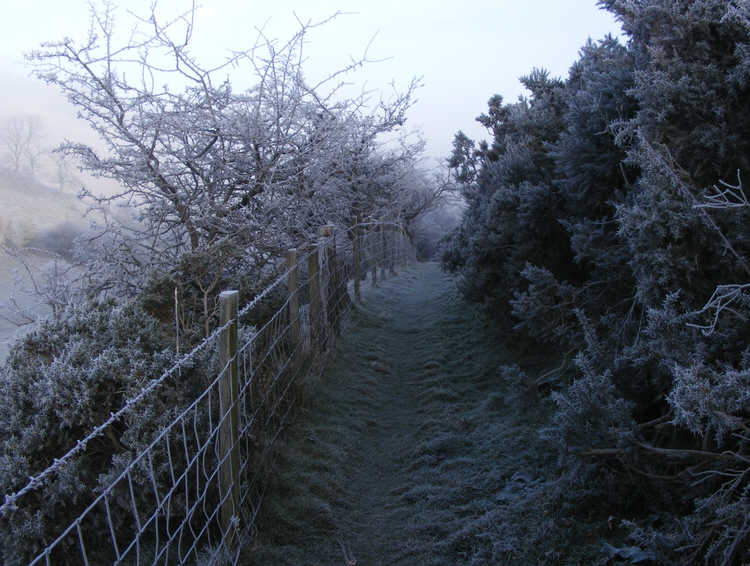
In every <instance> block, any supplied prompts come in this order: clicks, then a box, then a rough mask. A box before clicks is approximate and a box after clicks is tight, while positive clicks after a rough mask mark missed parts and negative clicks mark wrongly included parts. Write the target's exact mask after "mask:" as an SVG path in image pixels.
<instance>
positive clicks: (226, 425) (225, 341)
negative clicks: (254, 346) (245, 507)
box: [219, 291, 240, 552]
mask: <svg viewBox="0 0 750 566" xmlns="http://www.w3.org/2000/svg"><path fill="white" fill-rule="evenodd" d="M239 296H240V294H239V292H238V291H223V292H222V293H221V294H220V295H219V308H220V312H221V317H220V321H219V324H220V325H221V326H224V325H226V324H228V323H230V324H229V326H228V327H227V328H225V329H224V330H223V331H222V333H221V336H220V338H219V367H220V368H222V371H223V372H224V375H223V376H222V377H221V380H220V382H219V415H220V418H221V419H222V420H221V424H220V427H219V458H220V461H221V464H220V471H219V492H220V494H221V497H222V499H223V501H222V504H221V528H222V532H223V534H224V543H225V544H226V547H227V551H229V552H232V551H233V550H234V548H235V547H236V545H237V543H238V542H239V540H238V536H237V532H236V531H235V530H234V527H233V521H232V519H233V518H234V517H237V518H239V516H240V511H239V504H240V438H239V432H240V408H239V405H238V399H239V395H240V393H239V391H240V385H239V371H238V369H239V366H238V363H237V309H238V303H239Z"/></svg>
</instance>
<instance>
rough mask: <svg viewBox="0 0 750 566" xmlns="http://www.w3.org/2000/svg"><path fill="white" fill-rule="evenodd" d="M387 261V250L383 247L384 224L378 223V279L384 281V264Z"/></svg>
mask: <svg viewBox="0 0 750 566" xmlns="http://www.w3.org/2000/svg"><path fill="white" fill-rule="evenodd" d="M387 262H388V252H387V248H386V247H385V226H383V225H382V224H381V225H380V280H381V281H385V273H386V269H385V268H386V264H387Z"/></svg>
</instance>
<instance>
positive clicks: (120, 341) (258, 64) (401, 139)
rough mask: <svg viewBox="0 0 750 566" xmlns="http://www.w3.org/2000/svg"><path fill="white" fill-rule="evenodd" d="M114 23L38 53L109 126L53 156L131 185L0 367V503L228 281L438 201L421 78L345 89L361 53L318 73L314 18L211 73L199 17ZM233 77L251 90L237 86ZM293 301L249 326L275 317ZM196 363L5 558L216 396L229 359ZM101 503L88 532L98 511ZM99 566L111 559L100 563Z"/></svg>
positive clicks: (45, 502) (101, 410)
mask: <svg viewBox="0 0 750 566" xmlns="http://www.w3.org/2000/svg"><path fill="white" fill-rule="evenodd" d="M115 15H116V8H115V7H114V6H113V5H112V4H111V3H109V2H102V3H92V18H91V29H90V32H89V36H88V37H85V38H82V39H80V40H76V39H70V38H66V39H64V40H62V41H59V42H50V43H45V44H43V45H42V46H41V47H40V49H39V50H37V51H34V52H33V53H30V54H29V56H28V59H29V61H30V63H31V64H32V65H33V66H34V69H35V73H36V75H37V76H38V77H39V78H40V79H42V80H44V81H45V82H47V83H48V84H50V85H52V86H54V87H56V88H57V89H59V90H61V91H62V92H63V93H64V94H65V95H66V96H67V98H68V99H69V101H70V102H71V103H72V104H74V105H75V106H76V107H77V109H78V111H79V116H80V117H81V118H82V119H84V120H86V121H87V122H88V124H89V125H90V126H91V127H92V128H93V129H94V131H95V132H96V133H97V134H98V135H99V138H100V143H99V144H96V145H92V146H88V145H85V144H80V143H76V142H70V141H69V142H66V143H65V144H63V146H62V147H61V148H59V149H60V151H61V152H62V153H64V154H66V155H70V156H73V157H75V158H76V159H78V161H79V163H80V165H81V167H82V168H83V169H84V170H86V171H87V172H88V173H91V174H93V175H94V176H98V177H105V178H109V179H112V180H114V181H117V182H118V183H119V184H120V186H121V187H122V192H121V194H118V195H110V196H107V197H101V196H95V195H93V194H86V195H85V196H86V198H87V199H88V202H89V204H90V205H91V206H92V207H93V208H95V209H96V211H95V212H94V213H93V214H92V215H91V218H92V227H91V230H90V231H88V232H82V233H80V234H73V233H72V232H71V231H70V230H67V229H65V230H60V231H58V232H57V233H51V234H49V235H47V237H46V240H45V241H44V242H42V243H44V245H45V246H51V245H53V244H54V245H56V246H57V248H56V251H58V252H59V253H61V254H63V255H64V256H65V257H66V259H68V260H70V262H71V264H72V267H71V268H70V270H69V274H70V277H71V279H75V281H74V283H71V281H70V280H66V281H56V282H55V284H59V285H60V288H61V289H62V291H61V292H59V293H56V294H54V299H55V303H54V305H55V310H54V313H53V314H54V316H53V319H52V320H49V321H45V322H41V323H40V324H39V326H38V328H37V329H36V330H35V331H33V332H32V333H30V334H29V335H28V336H26V337H25V338H24V339H23V340H22V341H20V342H19V343H18V344H16V345H15V346H14V347H13V349H12V351H11V353H10V355H9V357H8V360H7V362H6V363H5V365H4V366H3V368H2V370H0V371H1V372H2V375H1V376H0V380H1V382H0V388H2V390H3V391H4V393H5V398H4V401H3V406H2V407H0V443H1V445H0V447H1V448H2V452H1V453H0V489H1V490H2V493H3V494H6V493H13V492H14V491H15V490H18V489H19V488H21V487H23V485H25V482H27V481H28V479H29V477H30V476H33V475H35V474H38V473H39V472H40V471H42V470H44V469H45V468H46V467H47V466H48V465H50V464H52V462H53V461H54V459H55V458H58V457H60V456H61V455H62V454H65V453H66V452H67V451H68V450H69V449H70V448H71V447H72V446H75V444H76V441H77V440H79V439H81V438H83V437H85V436H86V435H87V434H88V433H89V432H91V430H92V429H94V428H95V427H96V426H98V425H100V424H101V423H102V422H103V421H107V419H108V418H109V417H110V414H111V413H112V412H113V411H116V410H118V409H120V408H121V407H123V405H124V404H125V403H126V402H127V401H128V400H129V399H131V398H132V397H133V396H134V395H135V394H136V393H137V392H140V391H141V390H142V389H143V387H144V386H145V385H146V384H147V383H149V381H150V380H151V379H153V378H155V377H157V376H159V375H161V374H162V373H163V371H164V370H165V368H167V367H169V366H171V363H172V362H173V358H174V357H175V356H176V355H177V354H179V353H180V352H185V351H188V350H189V349H190V348H191V347H192V346H194V345H195V344H196V343H198V342H199V341H200V340H201V339H202V338H204V337H206V336H207V335H209V334H210V333H211V332H212V331H213V330H214V328H215V327H216V323H217V318H218V313H217V310H218V307H217V304H218V301H217V295H218V294H219V293H220V292H221V291H222V290H225V289H230V288H233V289H239V290H240V301H241V302H242V303H243V304H245V303H247V302H248V301H249V300H250V299H252V298H253V297H254V296H255V295H256V294H257V293H258V292H259V291H260V290H262V289H263V288H264V287H265V285H266V284H267V283H268V282H269V281H270V280H272V279H275V278H276V277H277V276H278V275H279V273H280V270H281V269H282V268H283V266H284V258H285V255H286V252H287V250H288V249H289V248H291V247H297V246H302V245H306V244H308V243H309V242H310V241H311V240H314V239H316V238H317V237H318V229H319V227H320V226H321V225H323V224H331V223H333V224H335V225H336V226H338V227H349V226H351V225H352V223H353V222H354V219H355V218H359V219H362V220H366V219H373V218H376V219H384V218H387V219H388V220H400V221H402V222H403V223H404V224H407V225H408V226H409V227H410V228H411V227H413V225H414V224H415V223H417V222H418V220H419V218H420V217H421V215H423V214H424V213H426V212H428V211H429V210H430V209H431V208H432V207H433V205H434V203H435V202H436V201H437V200H438V199H439V197H440V195H441V194H442V193H443V192H444V191H445V186H444V185H439V184H436V183H433V182H432V181H431V180H429V179H427V178H426V176H425V174H424V173H423V172H422V171H421V170H420V169H419V167H418V166H417V164H418V157H419V153H420V152H421V150H422V146H423V143H422V142H421V140H419V139H418V136H416V135H412V134H411V133H409V132H407V131H406V130H405V129H404V124H405V121H406V113H407V111H408V109H409V108H410V106H411V104H412V101H413V94H414V91H415V89H416V88H417V87H418V81H416V80H415V81H413V82H411V83H410V84H408V85H407V86H406V88H405V89H404V90H403V91H397V90H396V89H395V88H394V90H393V92H392V93H390V94H384V95H383V96H382V98H381V100H379V101H377V102H376V101H373V100H370V99H368V98H367V96H366V95H365V94H362V95H360V96H354V97H346V96H344V93H343V90H342V89H341V87H342V85H343V84H344V83H343V82H342V81H343V79H344V77H345V75H346V74H347V73H348V72H350V71H352V70H354V69H356V68H359V67H360V66H362V65H364V64H366V63H367V57H366V56H363V57H362V58H361V59H352V60H351V61H350V62H349V63H347V65H346V66H345V67H344V68H341V69H334V70H332V71H331V74H330V75H329V76H328V77H327V78H324V79H323V80H322V81H318V82H311V81H308V79H307V78H306V76H305V73H304V69H303V67H302V62H303V61H305V59H306V57H305V55H304V53H303V48H304V46H305V45H306V44H307V42H308V40H309V35H310V33H312V32H313V30H315V29H316V28H317V27H318V26H319V25H322V24H323V23H325V22H321V23H320V24H315V23H301V24H300V29H299V31H298V33H297V34H295V35H294V36H293V37H292V38H290V39H289V41H287V42H286V43H280V42H277V41H275V40H272V39H270V38H267V37H265V36H264V35H263V34H262V32H261V33H260V35H259V36H258V37H257V39H256V43H255V44H253V45H251V46H249V47H248V48H247V49H246V50H244V51H241V52H234V53H232V54H230V56H229V58H228V60H227V61H226V62H225V63H224V64H220V65H218V66H216V65H214V64H212V63H211V62H206V63H204V62H200V61H198V60H197V59H196V58H195V57H194V55H193V53H192V52H191V48H190V43H191V40H192V33H193V29H194V25H195V23H196V22H199V21H200V14H199V12H197V11H196V9H195V8H193V9H192V10H191V11H190V12H189V13H187V14H185V15H183V16H179V17H176V18H172V19H170V20H168V21H170V23H168V24H166V25H162V22H163V21H164V20H167V18H165V19H164V20H163V19H162V18H161V17H160V15H161V14H160V13H157V7H156V4H154V6H153V8H152V13H151V14H148V15H146V17H145V18H143V19H139V18H137V17H135V20H134V21H132V22H124V23H123V25H121V26H119V25H118V26H115ZM118 24H119V22H118ZM130 24H132V27H131V25H130ZM121 29H124V30H125V31H126V33H125V35H122V34H121V33H120V30H121ZM230 70H234V72H237V73H243V80H245V81H246V82H250V83H251V84H252V86H251V87H250V88H248V89H247V90H244V91H237V90H235V89H233V88H232V85H231V84H230V82H229V80H228V79H227V78H226V77H227V73H228V72H229V71H230ZM384 136H385V137H387V138H388V141H384V140H383V137H384ZM410 233H413V232H410ZM50 238H51V239H54V240H55V241H54V242H51V241H47V240H50ZM71 244H73V245H72V247H73V248H74V249H72V250H71V249H70V248H71ZM53 290H54V289H53ZM63 291H64V292H63ZM45 292H47V294H48V295H49V293H50V292H51V291H50V290H45V289H41V290H40V293H41V294H42V295H44V293H45ZM280 293H281V291H280V290H277V291H275V292H274V293H271V294H269V295H268V296H267V297H266V299H265V300H264V302H263V305H261V306H259V307H258V308H257V309H255V310H254V311H253V312H252V314H251V315H249V317H248V320H243V321H242V322H243V323H246V324H248V325H252V324H256V323H264V322H266V321H267V320H268V318H269V317H270V315H271V314H272V313H273V312H275V311H276V309H277V308H278V307H279V305H280V303H281V300H282V299H281V297H280ZM45 296H46V295H45ZM49 296H52V295H49ZM250 317H252V320H251V319H250ZM191 360H193V362H192V363H194V364H195V367H190V365H189V364H188V365H186V366H184V367H182V366H181V370H180V373H179V378H175V379H171V378H170V379H167V380H166V382H165V383H164V384H162V387H160V389H159V392H158V395H149V396H148V399H146V400H144V402H143V403H141V404H139V405H138V407H137V408H135V409H133V410H132V411H129V412H128V416H126V417H122V419H121V420H118V421H117V422H116V423H115V424H114V425H113V426H111V427H109V428H108V429H107V430H106V431H105V434H103V435H101V436H99V437H97V438H96V439H95V440H93V441H92V442H90V443H89V444H88V445H87V448H86V450H84V451H82V452H83V454H82V455H80V457H77V458H73V459H72V460H71V461H70V463H69V464H66V465H65V466H64V467H63V468H62V469H60V470H59V473H56V474H54V476H55V477H54V481H50V482H49V484H47V483H45V485H42V486H39V487H38V490H37V491H34V492H33V493H30V494H27V495H26V496H24V497H25V499H24V502H23V503H24V504H23V506H20V505H19V510H18V511H14V512H13V513H11V514H9V515H7V516H4V517H2V518H0V562H2V563H4V564H15V563H19V562H21V561H22V559H28V558H29V557H30V556H33V554H34V553H36V552H38V551H39V549H40V548H42V547H43V546H42V545H44V544H45V543H46V544H49V543H50V542H51V541H52V540H54V537H55V536H57V535H58V534H59V531H60V527H61V526H63V525H67V524H69V522H70V521H71V520H72V519H73V518H75V517H76V516H78V514H79V513H81V511H82V510H83V509H84V508H85V506H86V505H88V504H89V503H90V500H91V494H92V493H101V492H102V490H103V489H105V488H106V486H108V485H111V484H112V480H113V479H114V478H116V477H117V475H118V474H119V473H120V471H121V470H122V469H123V468H124V466H126V465H127V464H128V463H129V462H130V461H131V460H132V458H133V456H134V454H138V453H139V451H142V449H143V448H144V447H145V446H147V445H148V443H149V442H151V441H152V439H153V438H154V436H155V433H156V432H157V431H160V430H163V428H164V426H165V425H166V424H167V423H169V422H171V421H172V420H173V419H174V417H175V414H176V412H177V411H179V410H180V409H181V408H184V407H185V406H186V405H187V404H188V403H190V402H191V401H193V400H195V399H196V398H197V397H198V396H199V395H200V394H201V393H202V392H203V391H205V388H206V384H207V380H209V379H210V378H211V376H215V375H216V367H214V366H215V362H216V360H212V359H211V357H210V355H208V354H205V355H204V354H200V355H198V356H197V357H196V358H191ZM211 364H214V366H212V365H211ZM207 403H218V400H217V399H213V398H210V397H209V401H207ZM209 412H210V411H209ZM198 413H199V411H195V415H194V416H193V417H191V418H193V419H194V421H195V422H194V423H192V422H191V426H194V427H195V432H196V435H197V434H198V430H199V429H201V427H203V426H206V425H205V422H204V420H205V419H206V418H210V417H208V416H206V415H203V414H202V413H201V414H200V415H199V414H198ZM169 441H172V439H170V440H169ZM175 442H176V440H175ZM177 448H178V447H176V446H175V451H176V452H175V453H177V452H179V450H177ZM159 449H163V447H161V446H160V447H157V448H154V449H153V450H151V451H150V452H149V455H151V454H152V453H155V452H154V451H156V452H158V450H159ZM156 456H157V457H158V454H156ZM144 465H145V464H144ZM150 465H151V464H150ZM170 465H171V464H170ZM157 468H158V466H157ZM140 472H143V470H139V469H136V470H135V471H134V472H133V476H134V477H133V478H132V480H133V482H134V484H135V488H134V490H135V491H136V495H135V496H133V497H136V498H138V497H144V498H146V497H148V495H147V494H146V492H148V490H149V489H156V490H157V491H158V490H159V489H160V488H161V487H163V486H157V485H154V486H152V485H151V484H150V483H149V482H151V480H152V477H151V476H150V474H152V475H153V476H154V478H153V479H154V481H155V482H156V483H157V484H158V483H159V482H160V481H161V479H162V477H163V479H165V480H166V479H167V476H168V474H169V473H170V472H171V470H169V469H168V468H167V467H166V464H165V465H163V466H162V467H161V468H159V469H156V470H153V471H149V472H148V473H147V472H143V473H142V474H140V477H139V473H140ZM130 480H131V477H130V476H128V481H130ZM185 481H188V480H185ZM143 486H146V487H145V488H144V489H142V490H141V489H138V488H139V487H143ZM116 489H119V488H118V487H117V486H115V490H116ZM120 495H122V496H120ZM84 496H85V497H84ZM175 497H176V498H177V499H179V495H176V496H175ZM177 499H176V501H177ZM110 504H111V505H112V506H113V508H112V509H111V510H108V512H109V513H110V514H111V516H112V517H113V528H114V530H115V531H117V530H118V529H120V528H123V529H125V531H126V532H128V529H130V530H131V531H132V529H133V528H134V526H133V525H132V524H130V525H128V524H125V523H124V521H125V520H126V519H127V520H129V521H131V522H132V516H133V515H132V513H131V512H130V511H131V510H129V511H128V513H118V506H119V505H122V506H123V509H126V508H128V506H134V505H135V506H137V502H129V497H128V496H127V494H118V493H115V494H114V496H113V497H112V499H111V502H110ZM97 512H98V510H97V511H96V512H92V513H91V514H90V515H89V516H88V517H91V519H90V520H91V521H97V520H99V519H100V518H101V517H99V515H97ZM170 512H172V511H170V510H168V511H166V513H167V514H169V513H170ZM87 520H89V519H88V518H87ZM167 520H169V519H167ZM89 527H91V529H90V532H97V530H98V531H101V532H106V531H107V530H108V528H109V527H108V525H107V524H106V523H104V522H102V523H101V525H99V524H94V525H87V528H89ZM99 527H101V528H99ZM130 534H132V532H131V533H130ZM193 534H194V535H195V533H193ZM113 536H114V535H113ZM157 536H158V535H157ZM73 544H75V543H73ZM65 550H66V549H64V548H63V549H62V550H61V552H62V553H63V554H65ZM91 552H92V553H95V552H96V550H95V549H94V550H92V551H91ZM103 552H104V551H103ZM54 560H55V559H53V561H54ZM89 560H90V561H91V563H100V560H99V558H97V556H94V555H93V554H92V555H90V556H89ZM103 560H104V559H102V561H103ZM101 563H103V562H101Z"/></svg>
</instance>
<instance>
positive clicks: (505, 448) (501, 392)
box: [247, 263, 536, 566]
mask: <svg viewBox="0 0 750 566" xmlns="http://www.w3.org/2000/svg"><path fill="white" fill-rule="evenodd" d="M501 343H502V337H500V336H496V335H495V336H493V335H492V333H491V331H490V330H489V329H488V328H486V327H485V325H484V323H483V322H482V320H481V319H480V318H479V317H478V316H476V314H475V310H474V308H472V307H470V306H468V305H467V304H466V303H465V302H464V301H463V300H462V299H460V298H459V294H458V293H457V291H456V289H455V284H454V282H453V280H452V279H451V278H450V277H448V276H446V275H444V274H443V273H441V271H440V269H439V267H438V266H437V265H436V264H433V263H426V264H419V265H416V266H412V267H409V268H405V269H404V270H403V271H401V272H400V273H399V274H398V276H391V277H390V278H389V279H387V280H386V281H385V282H383V283H381V285H380V286H379V287H378V288H371V287H369V286H367V287H366V288H364V289H363V301H362V304H361V305H359V306H358V307H357V308H356V310H355V311H354V312H353V313H352V315H351V318H350V320H349V322H348V323H347V325H346V326H345V328H344V332H343V335H342V336H341V337H340V338H339V340H338V341H337V344H336V346H335V352H334V355H333V357H332V360H331V362H330V363H329V367H328V368H327V370H326V372H325V373H324V374H323V376H322V377H321V379H320V382H319V383H316V384H314V387H313V388H312V393H311V394H310V396H309V398H308V401H307V403H306V406H305V407H304V408H303V409H302V410H301V411H300V413H299V416H298V417H297V418H296V420H295V422H294V424H293V425H292V426H291V427H290V430H289V431H288V433H287V434H286V437H285V438H284V440H283V441H281V443H280V445H279V448H278V449H279V454H280V455H279V457H278V458H277V460H276V463H275V467H274V472H273V477H272V479H271V483H270V485H269V489H268V492H267V494H266V498H265V501H264V503H263V507H262V510H261V514H260V517H259V523H258V524H259V532H258V535H257V537H256V538H255V543H254V545H253V547H252V548H251V549H248V552H247V555H248V562H247V563H249V564H256V565H271V564H273V565H295V566H301V565H311V566H317V565H323V564H325V565H336V564H341V565H344V564H346V561H345V556H349V557H350V558H351V557H353V558H355V559H356V564H357V566H371V565H380V564H394V565H395V564H398V565H415V566H416V565H420V566H425V565H454V564H492V563H497V560H498V557H501V556H503V554H504V553H505V549H504V548H503V546H504V545H509V544H513V541H510V540H507V537H505V536H504V534H503V532H502V531H503V528H502V524H503V521H504V519H503V516H502V514H503V501H504V500H505V499H507V498H508V497H510V496H511V494H517V493H518V491H519V490H523V489H524V486H525V485H527V484H528V482H533V481H536V480H535V479H534V478H533V472H532V473H531V475H530V474H529V472H528V470H529V469H532V470H533V463H532V462H531V461H526V460H527V458H528V456H527V455H526V454H527V452H528V451H527V450H525V449H526V448H527V447H528V445H529V444H530V443H534V442H535V441H536V440H535V439H536V432H535V430H536V427H535V426H534V423H530V422H524V421H523V420H522V419H521V417H519V416H517V412H516V411H513V410H510V409H509V408H508V404H507V402H506V400H507V392H506V391H505V386H504V385H503V384H502V383H501V381H500V378H499V373H498V366H499V365H500V364H502V363H504V362H505V361H506V356H507V355H506V354H505V352H504V350H503V349H502V347H501ZM350 564H352V562H350Z"/></svg>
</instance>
